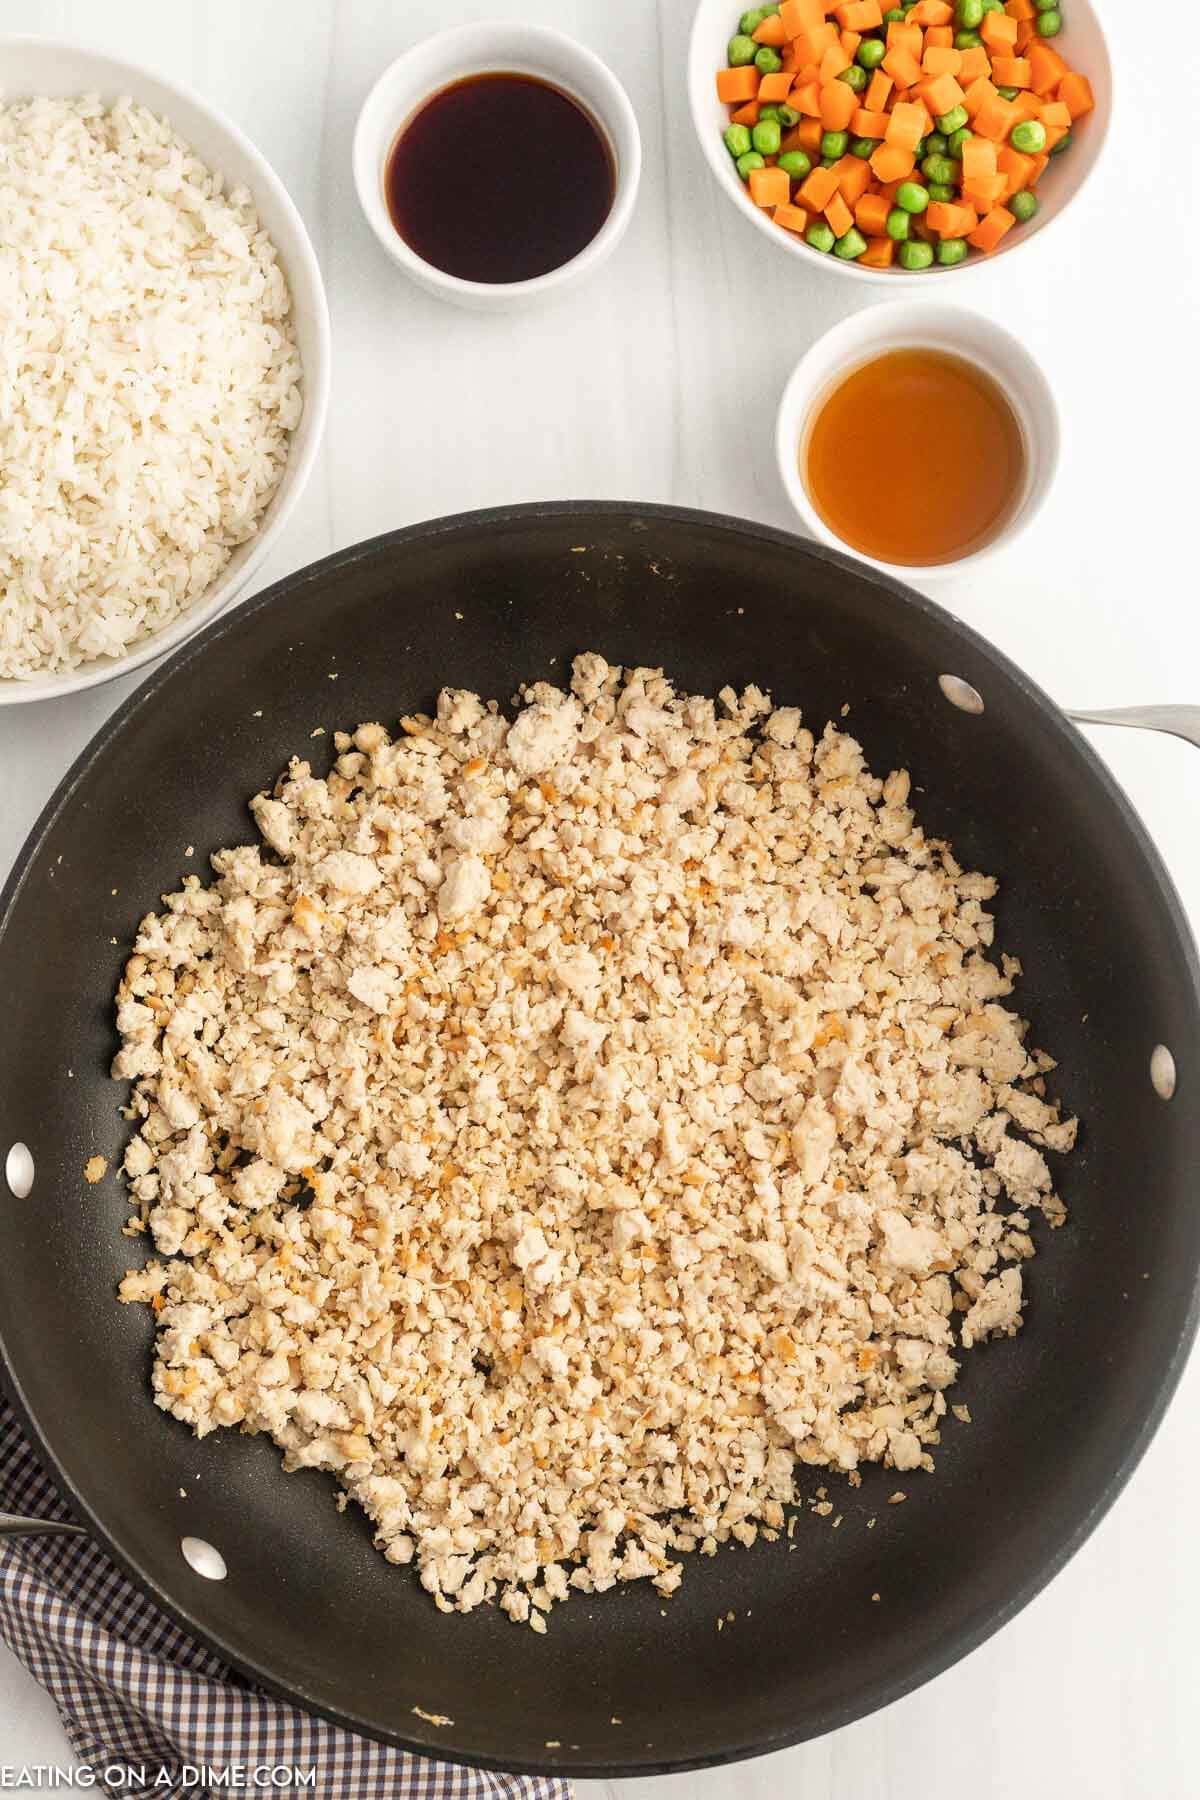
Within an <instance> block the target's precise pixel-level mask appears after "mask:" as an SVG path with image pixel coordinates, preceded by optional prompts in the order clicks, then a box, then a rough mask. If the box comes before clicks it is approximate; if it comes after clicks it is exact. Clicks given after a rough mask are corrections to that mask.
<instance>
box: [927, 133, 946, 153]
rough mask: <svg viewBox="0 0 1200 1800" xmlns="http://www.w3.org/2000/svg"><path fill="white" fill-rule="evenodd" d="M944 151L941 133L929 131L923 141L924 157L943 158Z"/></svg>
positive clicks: (944, 145)
mask: <svg viewBox="0 0 1200 1800" xmlns="http://www.w3.org/2000/svg"><path fill="white" fill-rule="evenodd" d="M946 149H947V145H946V139H945V136H944V135H943V133H942V132H940V131H931V132H930V133H929V135H928V137H927V138H926V139H925V154H926V156H945V154H946Z"/></svg>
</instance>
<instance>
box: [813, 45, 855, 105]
mask: <svg viewBox="0 0 1200 1800" xmlns="http://www.w3.org/2000/svg"><path fill="white" fill-rule="evenodd" d="M849 67H850V58H849V57H848V56H847V55H846V52H845V51H844V50H843V49H842V46H841V45H840V44H830V46H829V48H828V50H827V51H826V52H825V54H824V56H823V57H822V58H821V70H820V75H819V77H818V79H819V80H820V83H821V86H822V87H825V86H827V85H828V83H829V82H831V81H836V80H837V78H838V76H839V75H840V74H841V73H842V71H843V70H844V69H848V68H849ZM847 85H848V84H847V83H846V82H843V83H842V86H843V87H846V86H847ZM850 91H851V93H853V92H854V90H853V88H851V90H850Z"/></svg>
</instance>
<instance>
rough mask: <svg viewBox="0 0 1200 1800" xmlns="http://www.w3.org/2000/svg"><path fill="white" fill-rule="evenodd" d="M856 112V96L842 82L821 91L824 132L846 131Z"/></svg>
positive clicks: (829, 85)
mask: <svg viewBox="0 0 1200 1800" xmlns="http://www.w3.org/2000/svg"><path fill="white" fill-rule="evenodd" d="M857 111H858V95H857V94H856V93H855V91H854V89H853V88H852V87H848V86H847V84H846V83H845V82H844V81H831V82H830V83H829V84H828V86H826V87H823V88H822V89H821V123H822V125H823V126H824V127H825V129H826V131H846V130H848V129H849V125H850V121H851V119H852V118H853V117H854V115H855V113H856V112H857Z"/></svg>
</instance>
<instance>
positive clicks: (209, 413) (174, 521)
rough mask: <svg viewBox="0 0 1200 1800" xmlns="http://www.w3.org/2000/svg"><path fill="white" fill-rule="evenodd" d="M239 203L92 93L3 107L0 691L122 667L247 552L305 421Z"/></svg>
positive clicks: (175, 145)
mask: <svg viewBox="0 0 1200 1800" xmlns="http://www.w3.org/2000/svg"><path fill="white" fill-rule="evenodd" d="M289 312H290V297H289V295H288V289H287V283H286V281H285V280H284V277H283V273H282V271H281V269H280V267H279V264H278V262H277V260H276V253H275V248H274V245H273V244H272V243H271V241H270V239H269V238H268V237H267V235H266V233H265V232H264V231H263V230H262V228H261V227H260V225H259V222H258V218H257V216H256V214H255V211H254V206H253V203H252V201H251V198H250V195H249V193H248V192H247V191H246V189H245V188H233V189H231V190H230V191H229V192H228V193H226V192H225V191H224V188H223V182H222V178H221V176H220V175H217V174H214V173H213V172H212V170H210V169H208V168H206V167H205V166H204V164H203V163H201V162H200V161H199V160H198V158H197V157H195V156H194V155H193V154H192V152H191V151H190V150H189V149H188V147H187V145H186V144H185V143H183V141H182V140H181V139H180V138H179V137H177V136H176V134H175V132H174V131H173V130H172V129H171V126H170V125H169V123H167V121H165V120H162V119H157V118H155V116H154V115H153V113H151V112H149V111H148V110H147V108H145V107H144V106H139V105H137V104H135V102H133V101H132V100H120V101H118V102H117V104H116V105H115V106H113V107H111V108H109V107H106V106H104V105H102V104H101V102H100V101H99V100H98V99H97V98H96V97H95V96H94V95H85V96H82V97H80V98H78V99H74V100H45V99H38V100H27V101H21V102H18V103H15V104H13V105H8V106H5V105H0V677H12V676H16V677H28V676H32V675H35V674H44V673H46V672H48V671H58V670H65V669H73V668H77V667H78V666H79V665H80V664H81V663H85V662H88V661H90V660H91V659H92V658H93V657H97V656H116V655H120V654H121V653H122V652H123V651H125V650H128V649H129V648H130V647H131V646H132V645H133V644H136V643H137V642H138V640H139V639H141V638H144V637H146V636H147V635H148V634H149V633H150V632H153V631H157V630H159V629H160V627H162V626H163V625H165V624H167V623H168V621H169V620H171V619H174V618H175V617H176V616H177V615H178V614H179V613H180V612H182V611H183V609H184V608H185V607H186V606H188V605H189V604H190V603H191V602H192V601H194V600H195V599H197V598H198V597H199V596H200V595H201V594H203V593H204V592H205V590H206V589H208V588H209V587H211V585H212V584H213V582H214V581H215V580H216V579H217V577H218V576H219V575H220V573H221V571H222V570H223V569H224V567H225V565H226V563H227V562H228V561H229V558H230V556H231V555H232V553H233V550H234V548H235V546H237V545H238V544H241V543H244V542H245V541H246V540H247V539H248V538H250V537H253V535H254V533H255V531H256V530H257V528H258V523H259V520H260V519H261V517H262V514H263V511H264V509H265V507H266V506H267V504H268V502H269V501H270V499H271V496H272V494H273V493H274V491H275V488H276V486H277V485H278V482H279V479H280V476H281V475H282V473H283V468H284V464H285V462H286V460H287V453H288V442H289V435H290V433H291V432H292V431H293V430H294V429H295V426H296V424H297V423H298V421H299V418H300V411H301V398H300V388H299V382H300V359H299V355H298V352H297V349H296V343H295V338H294V336H293V332H292V327H291V321H290V318H289Z"/></svg>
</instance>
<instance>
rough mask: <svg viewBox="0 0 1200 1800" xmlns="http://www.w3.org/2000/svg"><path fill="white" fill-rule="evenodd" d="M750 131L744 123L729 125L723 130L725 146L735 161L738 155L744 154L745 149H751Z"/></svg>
mask: <svg viewBox="0 0 1200 1800" xmlns="http://www.w3.org/2000/svg"><path fill="white" fill-rule="evenodd" d="M753 147H754V146H753V143H752V140H751V137H750V132H749V130H748V128H747V127H746V126H745V125H730V126H728V127H727V128H726V131H725V148H726V149H727V150H728V152H729V154H730V156H732V157H733V159H734V161H735V162H736V161H737V159H738V157H739V156H745V154H746V152H747V150H751V149H753Z"/></svg>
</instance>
